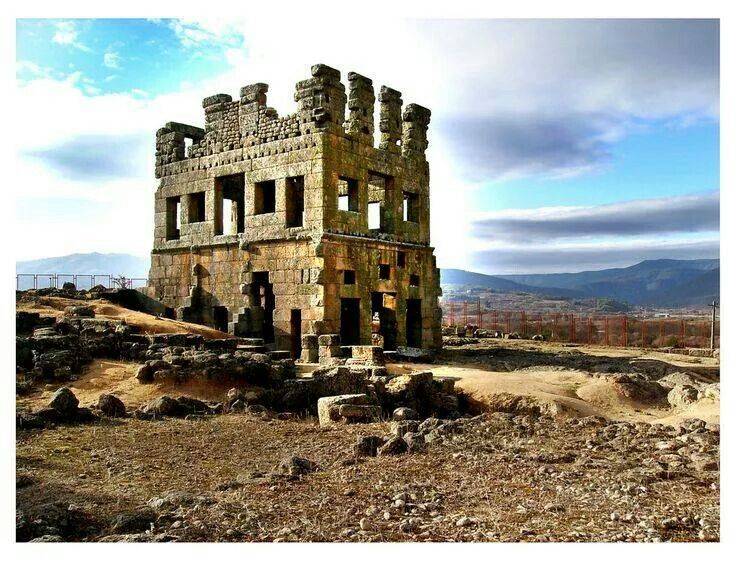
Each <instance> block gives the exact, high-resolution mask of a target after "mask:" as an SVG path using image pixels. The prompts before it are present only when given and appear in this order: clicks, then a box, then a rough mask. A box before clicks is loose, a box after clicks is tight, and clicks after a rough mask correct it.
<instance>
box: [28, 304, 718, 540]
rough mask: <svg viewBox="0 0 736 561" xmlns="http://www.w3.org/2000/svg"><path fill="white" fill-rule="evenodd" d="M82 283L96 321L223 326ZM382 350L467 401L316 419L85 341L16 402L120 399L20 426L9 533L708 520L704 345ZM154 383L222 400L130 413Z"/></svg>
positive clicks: (435, 530) (707, 534)
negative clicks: (72, 363)
mask: <svg viewBox="0 0 736 561" xmlns="http://www.w3.org/2000/svg"><path fill="white" fill-rule="evenodd" d="M70 302H72V303H73V302H75V301H74V300H67V299H64V298H59V297H55V296H42V297H37V296H33V295H31V294H26V295H24V296H23V297H21V298H20V299H19V302H18V309H19V310H20V311H23V312H27V313H30V314H34V313H38V314H40V317H41V321H43V322H45V323H46V324H48V321H46V320H44V319H43V318H44V317H46V318H54V319H56V320H57V321H58V320H59V319H61V316H60V314H62V310H64V311H65V312H64V313H67V312H68V311H69V307H70V306H69V303H70ZM86 302H87V303H88V304H86V305H89V306H90V307H92V308H93V309H94V310H95V312H96V317H95V320H97V319H99V322H98V323H99V324H100V325H108V324H110V325H117V326H118V327H119V326H121V325H122V326H126V325H127V326H131V327H135V328H136V329H138V330H141V331H142V332H143V333H148V334H149V336H150V337H155V338H156V340H157V341H159V340H160V341H163V340H164V339H160V338H161V337H166V336H167V335H166V334H167V333H168V334H171V333H174V332H177V331H178V332H182V331H183V332H186V333H190V334H191V335H188V336H189V337H195V336H204V338H207V337H222V336H223V334H221V333H220V332H216V331H214V330H208V328H204V327H202V326H195V325H191V324H186V323H183V322H174V321H172V320H166V319H159V318H156V317H154V316H148V315H146V314H143V313H141V312H133V311H131V310H126V309H124V308H120V307H119V306H116V305H114V304H111V303H109V302H106V301H98V300H94V299H92V300H86ZM77 304H78V301H77ZM72 308H74V306H72ZM83 321H88V324H87V325H92V324H93V323H94V322H90V321H89V320H83ZM120 322H122V323H120ZM62 325H66V324H64V323H63V322H62ZM42 329H44V330H47V331H48V330H49V329H50V328H49V327H44V328H42ZM116 329H117V328H116ZM156 334H158V335H156ZM136 337H138V338H139V339H140V336H136ZM174 337H179V336H174ZM460 339H464V338H460ZM214 342H217V343H218V344H219V341H214ZM448 342H450V341H449V340H448ZM458 343H461V344H458ZM161 345H162V344H161V343H157V344H154V345H153V346H151V347H149V349H150V350H149V351H148V352H149V353H150V352H152V351H153V350H154V349H155V348H160V347H161ZM188 352H189V353H191V351H187V352H184V353H183V354H180V355H177V357H178V358H177V360H178V361H179V362H181V361H182V360H186V356H187V353H188ZM221 352H222V351H221ZM205 354H206V353H205ZM214 356H215V355H212V356H211V358H212V359H214ZM221 357H226V355H221ZM158 362H163V361H161V360H159V361H158ZM386 369H387V371H388V374H389V376H390V377H399V379H401V378H402V376H406V375H407V374H409V375H413V374H411V373H418V372H420V371H427V370H431V371H432V372H433V373H434V374H435V375H436V376H438V379H443V377H444V378H451V379H454V380H455V385H456V387H457V388H459V390H460V392H462V393H461V395H464V396H465V398H464V400H465V401H467V402H468V403H469V404H470V408H469V409H468V411H467V412H466V414H465V415H463V416H461V417H460V418H456V419H454V418H434V417H429V418H427V419H425V420H423V421H421V419H420V421H421V422H420V421H403V422H397V421H391V417H390V415H389V416H388V417H386V416H384V417H382V418H381V419H377V420H374V421H373V422H367V423H359V424H342V423H338V424H335V425H331V426H320V424H319V423H318V422H317V419H316V418H315V417H314V416H313V414H311V413H309V412H302V413H284V412H279V411H278V410H274V409H270V408H268V407H263V406H261V405H248V406H247V407H245V408H243V409H239V410H235V409H234V408H233V409H232V410H230V411H229V412H226V413H225V414H223V413H222V404H223V403H226V404H227V403H228V401H227V399H228V397H226V394H227V396H229V395H230V394H231V393H232V392H233V391H234V390H230V386H231V385H233V384H234V383H237V382H227V383H226V382H225V381H223V380H219V379H216V378H208V377H195V378H193V379H190V380H186V379H180V378H170V377H168V378H167V377H162V378H156V379H154V381H153V382H152V383H146V384H142V383H140V381H139V376H140V372H141V362H139V361H136V360H131V359H114V360H111V359H105V358H93V359H92V361H91V362H90V363H89V364H87V365H86V366H85V367H84V368H83V370H82V372H81V373H80V375H78V376H76V377H75V378H73V379H72V380H70V381H68V382H53V381H52V382H49V383H47V384H45V385H41V386H38V387H36V388H35V389H31V390H30V391H28V392H27V393H25V394H24V395H21V396H18V398H17V403H18V408H19V411H20V412H21V415H25V413H22V412H24V411H30V410H38V409H39V408H43V407H44V406H45V405H46V404H47V403H49V401H53V400H54V399H56V398H57V395H58V392H57V390H58V389H59V388H60V387H61V386H63V385H67V386H68V387H69V388H70V389H71V391H72V392H73V394H74V395H75V396H76V398H77V399H78V400H79V407H80V409H79V410H80V411H82V408H86V407H92V408H93V409H92V410H97V409H94V408H96V407H98V404H99V403H102V398H103V396H105V395H113V396H115V397H116V398H118V399H120V400H122V402H123V404H124V407H125V408H126V409H127V414H126V415H125V416H123V417H115V418H109V417H106V416H100V417H99V418H98V419H97V420H96V421H94V422H91V423H90V422H86V423H83V422H79V423H74V422H61V423H59V424H52V425H51V426H48V427H46V428H24V429H23V430H19V431H18V436H17V441H16V442H17V450H16V456H17V463H16V489H17V491H16V497H17V506H18V516H17V520H16V523H17V532H18V539H19V540H30V539H37V540H41V541H58V540H65V541H69V540H71V541H74V540H80V541H360V542H369V541H669V540H673V541H715V540H718V539H719V538H720V534H719V523H720V515H719V504H720V497H719V486H720V472H719V463H718V462H719V460H718V457H719V440H720V428H719V418H720V415H719V405H720V397H719V396H720V389H719V384H718V381H719V379H720V373H719V365H718V359H717V358H710V357H696V356H685V355H674V354H667V353H662V352H647V353H642V352H641V351H640V350H638V349H615V348H605V347H586V346H581V345H574V346H573V345H562V344H552V343H545V342H532V341H523V340H503V339H502V340H498V339H474V338H471V337H468V338H466V339H464V340H462V341H453V342H452V345H450V346H448V347H447V349H446V351H445V352H444V353H443V354H442V355H440V356H438V357H436V360H435V362H433V363H428V364H421V363H388V364H387V365H386ZM302 375H306V376H309V374H308V373H305V374H302ZM243 391H245V389H244V390H243ZM247 392H250V393H249V394H248V395H254V396H258V395H263V396H267V395H268V392H262V390H258V388H249V389H247ZM253 392H255V393H253ZM259 392H260V393H259ZM172 395H173V396H179V397H178V399H181V400H184V401H182V403H186V400H189V401H190V402H191V403H203V402H204V403H207V404H209V405H208V406H207V407H210V408H211V410H212V411H214V410H215V409H216V408H217V407H218V405H216V404H219V407H220V413H217V414H211V413H210V414H203V413H199V414H190V415H187V416H185V417H183V418H182V417H179V418H174V417H169V416H165V415H164V416H162V417H158V418H156V417H154V419H153V420H151V419H150V418H148V417H146V416H143V415H141V413H140V412H141V411H143V410H145V408H146V407H151V404H154V403H158V404H161V403H164V402H165V400H167V399H170V398H169V397H168V396H172ZM249 399H252V398H249ZM198 400H203V401H198ZM75 407H76V405H75ZM86 411H90V409H86ZM412 423H414V424H412ZM406 431H409V432H408V433H406ZM412 431H414V432H412ZM405 433H406V434H405ZM402 434H404V437H403V439H402V438H398V436H396V435H399V436H400V435H402ZM392 438H393V440H392ZM397 438H398V440H401V441H402V442H406V443H409V444H404V445H403V446H404V447H405V448H403V449H402V450H401V451H399V452H393V453H386V454H379V455H378V456H377V457H371V455H370V454H368V455H366V454H365V453H364V452H362V450H363V448H361V446H362V445H364V444H365V443H366V442H371V441H376V440H377V441H379V442H394V443H395V442H396V439H397ZM361 443H363V444H361ZM407 446H410V447H408V448H407Z"/></svg>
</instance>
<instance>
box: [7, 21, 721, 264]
mask: <svg viewBox="0 0 736 561" xmlns="http://www.w3.org/2000/svg"><path fill="white" fill-rule="evenodd" d="M295 19H296V18H295ZM334 23H335V24H334V25H331V29H333V30H336V31H335V32H334V33H309V34H307V35H305V34H304V29H305V24H304V22H303V21H302V20H300V21H298V22H297V21H294V22H290V21H289V20H288V19H286V18H278V20H276V19H273V18H272V19H269V20H262V21H259V20H257V19H249V20H248V21H237V20H233V19H227V20H222V19H219V20H218V19H213V20H196V21H194V20H18V22H17V29H16V30H17V39H16V46H17V60H16V76H17V99H16V103H15V111H14V114H15V115H16V117H17V118H18V123H16V127H15V131H16V132H15V135H16V146H17V158H16V160H17V167H18V177H23V178H25V181H23V183H22V184H18V185H17V186H16V221H17V223H18V224H17V227H18V229H19V230H18V231H23V232H32V234H29V236H28V238H27V239H24V243H23V244H22V245H19V247H17V250H16V251H17V255H16V258H17V259H31V258H38V257H47V256H54V255H63V254H66V253H72V252H88V251H101V252H113V251H115V252H127V253H134V254H139V255H145V254H147V253H148V251H149V250H150V246H151V244H152V233H153V195H154V191H155V188H156V181H155V179H154V177H153V150H154V136H155V131H156V129H157V128H159V127H160V126H161V125H163V123H165V122H167V121H181V122H188V123H191V124H196V125H201V124H202V122H203V115H202V110H201V105H200V102H201V99H202V98H203V97H205V96H207V95H211V94H214V93H219V92H223V93H230V94H232V95H234V96H235V95H237V92H238V91H239V88H240V87H241V86H243V85H246V84H250V83H254V82H267V83H269V84H270V90H269V105H271V106H274V107H276V109H278V110H279V113H280V114H287V113H290V112H292V111H294V109H295V104H294V101H293V92H294V83H295V82H296V81H298V80H300V79H304V78H306V77H308V75H309V67H310V65H312V64H314V63H316V62H324V63H326V64H329V65H331V66H334V67H336V68H339V69H340V70H342V71H343V76H345V75H346V74H347V72H348V71H351V70H354V71H356V72H359V73H361V74H364V75H366V76H369V77H371V78H373V81H374V84H375V85H376V86H377V87H378V86H380V85H382V84H386V85H389V86H391V87H394V88H396V89H398V90H400V91H402V92H403V94H404V95H403V99H404V102H405V103H410V102H416V103H420V104H422V105H425V106H427V107H429V108H430V109H431V110H432V123H431V124H430V133H429V134H430V149H429V154H428V157H429V158H430V166H431V168H430V169H431V174H432V179H431V189H432V199H431V204H432V211H433V212H432V242H433V244H434V245H435V246H436V248H437V256H438V264H439V265H440V266H441V267H461V268H468V269H473V270H476V271H481V272H487V273H526V272H560V271H579V270H585V269H596V268H605V267H611V266H625V265H630V264H634V263H636V262H638V261H641V260H642V259H653V258H661V257H667V258H686V259H690V258H698V257H717V256H718V253H719V182H720V178H719V74H718V68H719V27H718V23H717V22H716V21H712V20H711V21H708V20H666V21H665V20H662V21H658V20H648V21H637V20H507V21H504V20H421V21H413V20H395V21H391V20H386V19H382V20H380V21H379V20H376V21H373V20H370V19H366V20H363V21H361V22H355V21H351V23H350V26H345V25H338V23H339V22H334ZM320 24H322V25H327V23H325V22H324V21H320ZM378 26H380V30H381V32H380V35H376V29H378V28H379V27H378ZM307 27H308V26H307ZM361 36H365V37H373V38H375V40H371V41H368V40H355V38H356V37H361ZM387 38H390V40H388V39H387ZM338 45H339V48H338Z"/></svg>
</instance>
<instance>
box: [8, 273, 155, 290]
mask: <svg viewBox="0 0 736 561" xmlns="http://www.w3.org/2000/svg"><path fill="white" fill-rule="evenodd" d="M65 283H72V284H73V285H74V286H75V287H76V289H77V290H89V289H90V288H92V287H93V286H98V285H102V286H104V287H105V288H142V287H144V286H146V285H147V284H148V279H144V278H131V277H126V276H121V275H80V274H75V273H18V274H16V275H15V289H16V290H38V289H41V288H62V287H63V286H64V284H65Z"/></svg>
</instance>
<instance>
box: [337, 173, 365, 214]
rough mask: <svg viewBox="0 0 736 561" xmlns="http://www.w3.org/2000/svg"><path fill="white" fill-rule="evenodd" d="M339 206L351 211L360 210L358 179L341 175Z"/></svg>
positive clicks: (338, 188)
mask: <svg viewBox="0 0 736 561" xmlns="http://www.w3.org/2000/svg"><path fill="white" fill-rule="evenodd" d="M337 208H338V209H339V210H347V211H350V212H358V211H359V210H360V207H359V204H358V180H357V179H353V178H351V177H344V176H342V175H341V176H340V177H339V178H338V180H337Z"/></svg>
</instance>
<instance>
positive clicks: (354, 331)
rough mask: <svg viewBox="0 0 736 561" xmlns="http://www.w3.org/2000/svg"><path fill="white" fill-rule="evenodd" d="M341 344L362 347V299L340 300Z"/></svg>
mask: <svg viewBox="0 0 736 561" xmlns="http://www.w3.org/2000/svg"><path fill="white" fill-rule="evenodd" d="M340 342H341V344H343V345H360V298H341V299H340Z"/></svg>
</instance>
